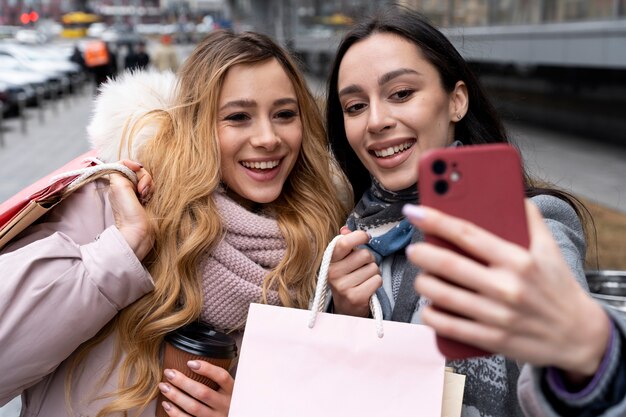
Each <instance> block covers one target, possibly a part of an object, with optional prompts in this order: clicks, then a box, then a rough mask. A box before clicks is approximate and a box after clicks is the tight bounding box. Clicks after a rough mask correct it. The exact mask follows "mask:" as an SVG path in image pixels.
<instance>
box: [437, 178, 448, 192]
mask: <svg viewBox="0 0 626 417" xmlns="http://www.w3.org/2000/svg"><path fill="white" fill-rule="evenodd" d="M435 192H436V193H437V194H439V195H443V194H445V193H447V192H448V182H447V181H445V180H439V181H437V182H435Z"/></svg>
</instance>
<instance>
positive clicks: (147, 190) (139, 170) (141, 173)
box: [119, 159, 154, 203]
mask: <svg viewBox="0 0 626 417" xmlns="http://www.w3.org/2000/svg"><path fill="white" fill-rule="evenodd" d="M119 163H120V164H122V165H125V166H127V167H128V168H130V169H132V170H133V172H135V174H137V192H138V193H139V196H140V198H141V201H142V202H144V203H145V202H147V201H149V200H150V197H151V196H152V189H153V188H154V181H153V180H152V176H151V175H150V174H149V173H148V171H147V170H146V169H145V168H144V167H143V165H142V164H140V163H139V162H135V161H132V160H130V159H122V160H120V161H119Z"/></svg>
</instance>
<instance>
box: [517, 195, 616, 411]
mask: <svg viewBox="0 0 626 417" xmlns="http://www.w3.org/2000/svg"><path fill="white" fill-rule="evenodd" d="M533 202H534V203H535V204H536V205H537V206H538V207H539V209H540V210H541V213H542V214H543V216H544V218H545V221H546V224H547V225H548V227H549V228H550V230H551V232H552V235H553V237H554V239H555V240H556V242H557V243H558V244H559V247H560V248H561V252H562V254H563V257H564V258H565V260H566V261H567V263H568V265H569V267H570V269H571V270H572V272H573V273H574V276H575V277H576V279H577V280H578V282H579V283H580V285H581V286H582V287H583V288H585V289H586V290H588V289H589V286H588V284H587V280H586V278H585V271H584V259H585V249H586V247H585V238H584V232H583V228H582V225H581V223H580V220H579V218H578V216H577V215H576V213H575V211H574V210H573V209H572V207H571V206H570V205H569V204H567V203H565V202H564V201H562V200H559V199H557V198H556V197H551V196H545V195H542V196H538V197H534V198H533ZM607 312H608V313H609V315H610V316H611V319H612V320H613V323H614V330H615V333H616V334H615V336H616V338H617V342H619V343H617V344H613V349H610V350H609V351H608V352H607V355H608V358H607V360H608V364H609V365H608V366H607V370H606V372H604V373H603V374H602V375H598V376H597V378H596V379H597V381H596V382H595V384H594V386H593V388H592V389H591V390H590V391H589V392H588V393H587V394H586V395H585V398H586V400H585V401H584V403H581V402H580V401H577V402H574V401H569V400H567V399H560V400H556V398H557V396H556V394H555V393H554V392H552V391H551V388H550V384H548V383H547V372H546V368H544V367H535V366H531V365H528V364H527V365H525V366H524V367H523V369H522V372H521V375H520V379H519V381H518V387H517V390H518V397H519V400H520V404H521V406H522V409H523V410H524V414H525V415H526V416H529V417H530V416H532V417H565V416H568V417H570V416H592V415H593V416H601V417H613V416H614V417H617V416H624V415H626V397H625V396H624V395H622V394H623V393H622V394H620V393H617V392H618V391H619V392H621V391H624V385H625V383H626V381H624V375H625V373H624V369H623V368H624V358H623V357H622V355H621V353H620V351H621V349H620V348H619V346H621V344H622V343H623V341H624V337H625V335H626V316H622V315H620V314H619V313H617V312H615V311H613V310H611V309H610V308H608V307H607ZM616 346H617V347H616ZM573 348H575V347H573ZM615 393H617V396H616V394H615ZM612 397H615V398H616V399H617V400H613V399H611V398H612Z"/></svg>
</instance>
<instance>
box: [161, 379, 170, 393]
mask: <svg viewBox="0 0 626 417" xmlns="http://www.w3.org/2000/svg"><path fill="white" fill-rule="evenodd" d="M170 389H171V388H170V386H169V385H167V384H166V383H164V382H161V383H160V384H159V390H161V392H162V393H163V394H165V393H168V392H170Z"/></svg>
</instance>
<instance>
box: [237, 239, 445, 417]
mask: <svg viewBox="0 0 626 417" xmlns="http://www.w3.org/2000/svg"><path fill="white" fill-rule="evenodd" d="M338 238H339V237H337V238H335V239H334V240H333V241H332V242H331V243H330V244H329V245H328V248H327V249H326V252H325V253H324V257H323V259H322V266H321V267H320V272H319V274H318V282H317V288H316V293H315V299H314V300H313V305H312V307H311V310H310V311H309V310H298V309H293V308H286V307H277V306H269V305H262V304H251V305H250V310H249V312H248V320H247V323H246V329H245V333H244V336H243V341H242V345H241V352H240V357H239V364H238V367H237V375H236V377H235V387H234V391H233V397H232V401H231V407H230V412H229V417H259V416H272V417H287V416H288V417H294V416H297V417H313V416H315V417H319V416H359V417H369V416H371V417H380V416H394V417H400V416H419V417H441V406H442V395H443V380H444V367H445V360H444V357H443V356H442V355H441V353H439V350H438V349H437V344H436V341H435V333H434V331H433V330H432V329H431V328H429V327H426V326H421V325H415V324H408V323H397V322H387V321H385V322H383V321H382V314H381V312H380V304H379V303H378V299H377V298H376V297H375V295H374V296H373V297H372V299H371V300H370V306H371V307H372V314H373V317H374V319H366V318H360V317H351V316H344V315H339V314H328V313H322V312H320V310H321V309H322V308H323V307H322V306H323V305H324V301H323V300H324V297H325V294H326V293H327V285H326V279H327V273H328V265H329V264H330V258H331V256H332V250H333V248H334V244H335V243H336V241H337V239H338Z"/></svg>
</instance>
